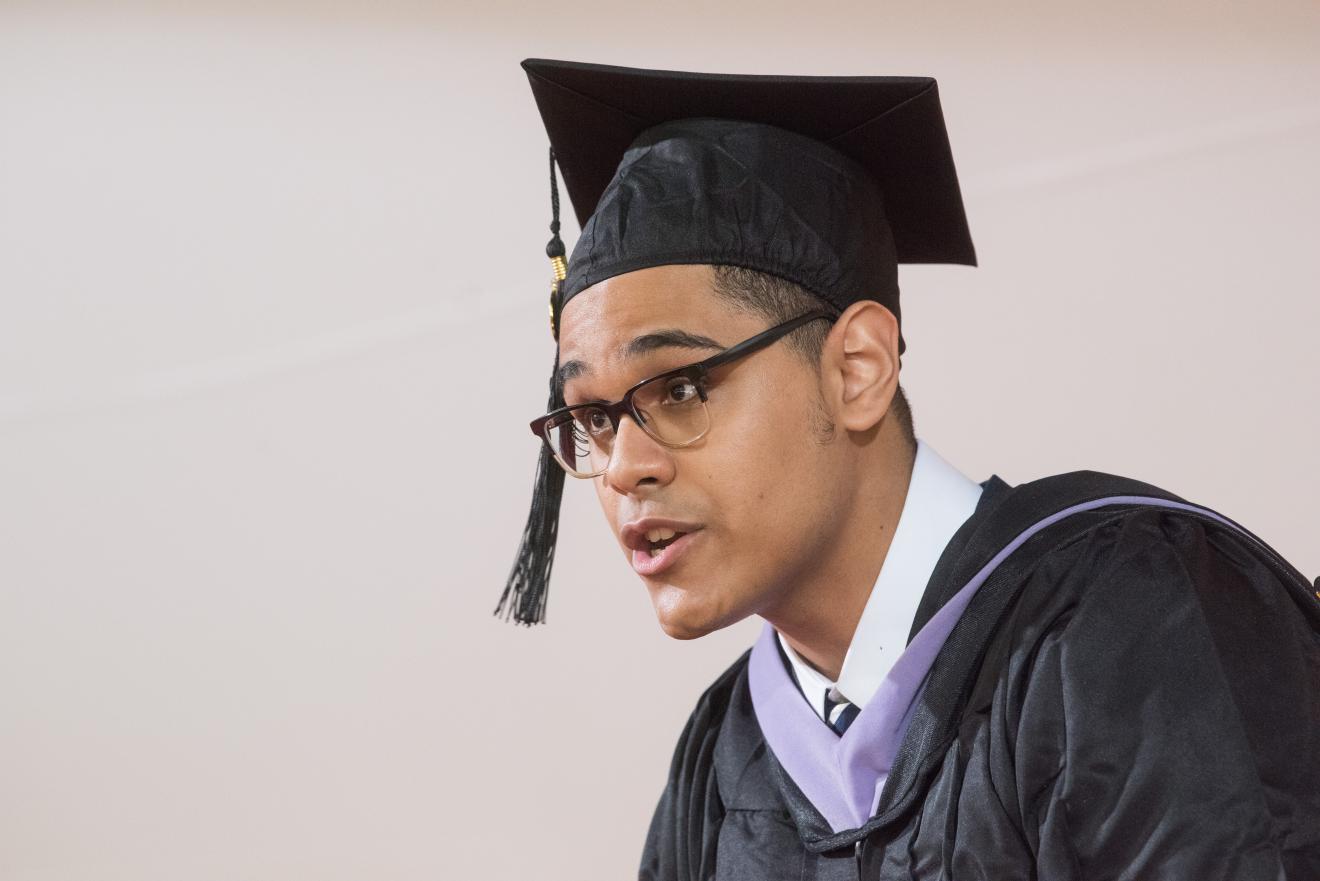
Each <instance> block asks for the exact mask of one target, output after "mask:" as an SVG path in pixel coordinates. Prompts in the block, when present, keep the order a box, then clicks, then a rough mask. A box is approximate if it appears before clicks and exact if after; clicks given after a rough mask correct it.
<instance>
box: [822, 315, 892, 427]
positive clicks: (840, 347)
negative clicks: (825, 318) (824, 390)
mask: <svg viewBox="0 0 1320 881" xmlns="http://www.w3.org/2000/svg"><path fill="white" fill-rule="evenodd" d="M821 362H822V363H821V370H822V373H823V374H825V375H824V376H823V377H822V379H825V380H827V381H828V383H829V388H830V391H831V392H832V393H833V396H834V401H833V402H832V403H833V404H834V411H835V412H834V415H835V417H836V419H837V421H838V422H839V423H840V424H841V425H842V426H843V427H844V428H846V429H848V430H849V431H859V432H860V431H869V430H870V429H872V428H874V427H875V426H876V425H877V424H879V422H880V420H881V419H883V418H884V415H885V413H887V412H888V411H889V404H890V402H891V401H892V400H893V399H894V394H895V392H896V390H897V388H898V370H899V363H898V319H897V318H895V317H894V313H893V312H890V311H889V310H888V309H886V308H885V307H884V306H882V305H880V304H879V303H877V302H876V301H874V300H859V301H857V302H856V303H853V304H852V305H851V306H849V307H848V308H847V309H845V310H844V311H843V314H842V315H840V316H839V317H838V319H836V320H835V322H834V327H833V328H831V330H830V333H829V336H828V337H827V338H826V340H825V348H824V351H823V352H822V353H821Z"/></svg>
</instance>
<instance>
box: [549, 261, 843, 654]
mask: <svg viewBox="0 0 1320 881" xmlns="http://www.w3.org/2000/svg"><path fill="white" fill-rule="evenodd" d="M711 280H712V272H711V268H710V267H709V266H708V265H671V266H656V267H648V268H646V269H640V270H637V271H634V272H629V273H626V274H623V275H618V276H614V277H613V278H609V279H606V280H605V281H602V282H599V283H598V284H595V285H593V286H591V287H590V288H588V289H586V290H585V291H583V292H581V293H579V294H578V295H577V296H575V297H574V298H573V299H572V300H570V301H569V303H568V305H567V306H565V308H564V313H563V316H562V320H561V326H560V338H559V345H560V365H561V366H563V365H567V364H569V362H580V364H579V365H578V369H577V370H575V371H574V372H575V374H576V375H574V376H572V377H571V378H570V379H568V381H567V382H566V384H565V387H564V398H565V402H566V403H568V404H578V403H582V402H584V401H589V400H605V401H614V400H618V399H619V398H621V397H622V396H623V394H624V392H625V391H627V389H628V388H629V387H630V386H632V385H633V384H634V383H636V382H638V381H640V380H642V379H646V378H648V377H651V376H653V375H655V374H657V373H661V372H664V371H666V370H669V369H672V368H675V367H680V366H682V365H684V364H688V363H691V362H693V361H699V360H702V359H703V358H707V357H709V356H710V355H713V354H715V353H716V352H717V351H719V350H720V349H723V348H727V347H729V346H731V345H733V344H735V343H738V342H741V341H742V340H744V339H747V338H748V337H751V336H754V335H755V334H757V333H759V332H761V331H763V330H765V329H766V328H767V327H768V326H769V324H770V323H769V322H768V321H767V320H766V319H764V318H762V317H759V316H757V315H754V314H752V313H750V312H743V311H741V310H738V309H736V308H734V307H733V306H731V305H729V304H728V303H727V302H726V301H724V300H722V299H720V298H719V297H718V296H717V295H716V294H715V293H714V292H713V290H712V288H711ZM674 331H679V332H682V333H684V334H686V335H688V337H704V338H707V339H708V340H709V341H710V342H711V345H703V344H702V343H701V342H700V341H699V340H695V339H688V340H687V342H686V343H685V344H668V345H662V346H660V347H658V348H647V350H645V351H643V352H641V353H640V354H635V355H633V356H631V357H629V356H626V355H625V354H624V350H625V348H626V346H627V345H628V343H629V342H631V341H633V340H635V339H636V338H638V337H641V336H644V335H648V334H656V333H660V332H674ZM643 348H646V347H643ZM818 382H819V376H818V374H817V371H816V370H815V369H814V368H813V367H812V366H810V365H808V364H807V363H806V361H805V360H804V359H803V358H802V357H801V356H800V355H799V354H797V353H796V352H795V351H793V350H792V349H791V348H790V347H789V345H788V343H787V341H786V340H785V339H780V340H779V341H777V342H775V343H774V344H772V345H770V346H769V347H767V348H764V349H761V350H760V351H758V352H754V353H753V354H751V355H748V356H746V357H744V358H741V359H738V360H736V361H734V362H733V363H732V364H729V365H725V366H722V367H720V368H717V369H716V370H715V371H713V372H712V373H711V376H710V383H709V386H708V388H709V400H708V403H707V408H708V411H709V414H710V428H709V430H708V431H707V433H706V434H705V436H704V437H702V438H701V439H700V440H698V441H697V442H696V443H695V444H693V445H691V446H687V447H681V448H674V447H667V446H665V445H663V444H661V443H659V442H658V441H656V440H655V439H653V438H652V437H651V436H650V435H648V434H646V433H645V432H644V431H643V430H642V429H641V428H639V427H638V425H637V424H636V422H634V421H633V419H632V418H631V417H625V418H624V419H622V420H621V422H620V425H619V430H618V434H617V436H616V438H615V440H614V447H613V452H612V454H611V456H610V462H609V467H608V469H607V470H606V472H605V473H604V474H602V475H600V476H598V477H595V478H592V483H593V484H594V485H595V488H596V495H597V497H598V498H599V499H600V504H601V508H602V510H603V511H604V513H605V517H606V519H607V520H608V521H609V524H610V527H611V529H612V530H613V532H614V535H615V538H616V540H617V541H618V542H619V546H620V549H621V550H622V552H623V553H624V555H625V557H626V558H627V559H628V560H629V563H630V565H632V567H633V569H634V571H637V572H638V574H639V576H640V577H641V579H642V581H643V582H644V583H645V585H646V588H647V590H648V591H649V593H650V595H651V601H652V603H653V604H654V606H655V611H656V616H657V618H658V619H659V621H660V625H661V627H662V628H664V630H665V632H666V633H668V634H669V635H670V636H673V637H678V638H682V639H690V638H693V637H697V636H702V635H704V634H706V633H709V632H711V631H713V630H717V629H719V628H721V627H725V626H727V625H729V624H732V623H733V622H735V621H738V620H740V619H742V618H744V617H746V616H747V615H750V614H753V613H757V612H763V611H765V610H766V609H768V608H771V607H773V606H774V605H775V604H776V603H777V602H780V601H782V600H783V599H784V596H785V593H786V592H787V591H789V590H791V589H792V586H793V584H794V583H795V581H797V580H799V577H800V575H801V573H803V572H805V571H810V569H809V567H810V566H811V565H812V564H813V563H814V562H815V561H817V560H820V559H822V557H823V556H825V552H826V549H827V548H828V545H829V542H830V541H831V538H832V536H835V535H837V533H838V530H837V529H836V528H835V524H836V523H837V520H838V518H839V517H840V516H842V515H843V511H842V509H843V508H846V505H845V506H841V505H840V504H839V502H840V501H841V500H842V499H844V498H846V497H847V483H848V481H847V460H846V458H843V457H842V456H841V454H840V452H839V447H840V446H843V445H840V444H836V443H822V439H821V423H822V419H823V418H825V417H826V416H827V415H828V410H827V409H826V412H824V413H823V412H822V407H826V408H827V405H826V404H825V403H824V402H823V400H822V398H821V396H820V393H819V391H818ZM570 479H572V478H570ZM648 519H651V520H656V519H658V520H662V521H670V528H675V529H677V530H678V531H680V532H686V533H687V534H686V535H685V536H683V537H680V538H679V539H678V540H677V541H676V542H674V544H673V545H672V547H671V548H670V549H669V550H668V551H667V552H666V553H667V554H668V555H669V556H668V557H667V558H666V559H665V560H664V562H663V564H662V565H659V566H658V571H651V570H654V569H656V568H657V563H659V562H660V558H658V557H657V558H652V557H651V556H650V553H649V551H648V550H646V549H641V548H634V547H630V546H629V542H630V541H632V542H633V543H636V535H635V530H636V527H637V526H638V525H639V522H640V525H641V526H642V528H643V529H645V527H646V526H647V525H649V524H647V523H646V522H645V521H646V520H648ZM630 526H631V527H633V530H634V531H633V532H631V533H630V532H629V529H628V527H630ZM818 575H819V573H817V576H818Z"/></svg>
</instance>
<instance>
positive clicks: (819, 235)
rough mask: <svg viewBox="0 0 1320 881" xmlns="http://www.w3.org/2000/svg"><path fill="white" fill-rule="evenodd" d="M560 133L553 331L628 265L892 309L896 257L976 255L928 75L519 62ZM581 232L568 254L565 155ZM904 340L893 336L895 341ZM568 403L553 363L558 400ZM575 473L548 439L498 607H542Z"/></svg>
mask: <svg viewBox="0 0 1320 881" xmlns="http://www.w3.org/2000/svg"><path fill="white" fill-rule="evenodd" d="M522 67H523V69H524V70H525V71H526V72H527V76H528V79H529V81H530V83H531V87H532V94H533V96H534V97H535V99H536V104H537V108H538V109H539V110H540V112H541V119H542V120H543V122H544V123H545V128H546V133H547V134H548V135H549V139H550V187H551V214H552V219H551V224H550V229H551V233H552V236H551V239H550V242H549V244H548V245H547V246H546V254H547V256H549V257H550V260H551V266H552V275H553V281H552V283H551V291H550V305H549V311H550V329H551V333H552V334H553V335H554V338H555V341H556V351H555V366H557V365H558V361H559V352H558V339H559V319H560V315H561V314H562V311H563V308H564V305H565V304H566V303H567V302H568V301H569V300H570V299H572V298H573V297H574V296H576V295H577V294H578V293H581V292H582V291H583V290H585V289H586V288H588V287H590V286H591V285H593V284H596V283H597V282H599V281H602V280H603V279H606V278H610V277H611V276H614V275H619V274H622V273H625V272H631V271H633V270H636V269H642V268H644V267H648V266H658V265H665V264H674V263H710V264H729V265H737V266H743V267H746V268H749V269H756V270H759V271H762V272H766V273H769V274H771V275H776V276H779V277H781V278H785V279H787V280H789V281H792V282H795V283H797V284H799V285H801V286H802V287H804V288H806V289H807V290H808V291H810V292H812V293H813V294H815V295H816V296H818V297H820V298H821V299H822V300H823V301H825V303H827V304H828V305H829V306H831V307H832V308H833V309H834V310H835V311H839V312H841V311H842V310H843V309H845V308H847V306H848V305H849V304H851V303H853V302H856V301H858V300H876V301H877V302H879V303H881V304H882V305H884V306H885V307H886V308H888V309H889V310H890V311H891V312H893V313H894V315H895V317H896V318H897V317H900V311H899V303H898V264H899V263H961V264H966V265H973V266H974V265H975V264H976V253H975V251H974V249H973V247H972V240H971V235H970V233H969V232H968V229H967V217H966V214H965V212H964V210H963V204H962V195H961V192H960V191H959V188H958V177H957V173H956V171H955V170H954V165H953V155H952V153H951V151H950V149H949V139H948V134H947V132H946V131H945V127H944V115H943V112H942V110H941V108H940V100H939V91H938V88H937V86H936V83H935V80H933V79H931V78H929V77H906V76H856V77H853V76H770V75H759V74H718V73H690V72H685V71H672V70H646V69H640V68H630V67H617V66H613V65H605V64H588V63H584V62H575V61H553V60H548V59H542V58H528V59H526V60H524V61H523V62H522ZM556 165H558V167H559V170H560V172H561V174H562V176H563V179H564V186H565V189H566V190H567V191H568V196H569V199H570V201H571V203H572V207H573V210H574V212H575V214H576V216H577V219H578V222H579V224H580V226H581V230H582V232H581V235H579V237H578V240H577V242H576V244H575V246H574V248H573V253H572V255H571V256H570V257H569V258H568V259H567V260H565V256H564V255H565V248H564V243H563V241H562V239H561V238H560V236H559V192H558V183H557V179H556V176H555V166H556ZM905 349H906V343H905V342H904V341H903V338H902V331H901V324H900V332H899V354H900V355H901V354H902V353H903V351H904V350H905ZM561 406H563V399H562V392H561V390H560V389H559V388H558V384H557V381H556V376H555V372H554V371H553V370H552V372H551V378H550V396H549V404H548V408H547V409H548V410H553V409H555V408H557V407H561ZM564 477H565V473H564V470H563V469H562V468H560V467H559V465H558V464H556V462H555V461H554V458H553V455H552V454H551V452H550V450H549V448H548V446H547V445H545V444H542V445H541V458H540V462H539V464H538V466H537V474H536V484H535V488H534V495H533V501H532V508H531V512H530V514H529V516H528V519H527V525H526V527H525V528H524V530H523V537H522V544H521V546H520V548H519V551H518V557H517V559H516V560H515V562H514V566H513V569H512V571H511V572H510V575H509V580H508V582H507V584H506V585H505V589H504V593H503V595H502V596H501V597H500V602H499V605H498V607H497V608H496V610H495V613H496V614H497V615H501V614H503V615H504V616H505V617H506V618H507V617H509V616H512V617H513V619H514V620H515V621H517V622H518V623H522V624H532V623H537V622H540V621H543V620H544V619H545V599H546V590H547V587H548V584H549V579H550V570H551V566H552V564H553V561H554V547H555V539H556V535H557V531H558V520H559V502H560V497H561V494H562V491H563V482H564Z"/></svg>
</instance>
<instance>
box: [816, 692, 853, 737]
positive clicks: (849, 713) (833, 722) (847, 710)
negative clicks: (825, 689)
mask: <svg viewBox="0 0 1320 881" xmlns="http://www.w3.org/2000/svg"><path fill="white" fill-rule="evenodd" d="M834 693H835V694H838V692H837V691H836V692H834ZM840 697H842V695H840ZM860 712H861V709H860V708H859V707H858V706H857V704H854V703H849V702H848V701H845V700H839V701H835V700H831V699H830V696H829V695H828V694H826V695H825V719H826V721H827V722H829V725H830V727H831V728H833V729H834V731H835V733H836V734H839V735H842V734H843V732H845V731H847V730H848V726H849V725H851V724H852V723H853V719H856V718H857V714H858V713H860Z"/></svg>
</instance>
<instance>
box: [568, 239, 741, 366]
mask: <svg viewBox="0 0 1320 881" xmlns="http://www.w3.org/2000/svg"><path fill="white" fill-rule="evenodd" d="M712 278H713V275H712V271H711V268H710V266H709V265H706V264H675V265H665V266H649V267H646V268H645V269H638V270H635V271H633V272H627V273H623V274H621V275H616V276H612V277H610V278H607V279H604V280H603V281H600V282H597V283H596V284H594V285H592V286H591V287H589V288H587V289H586V290H584V291H582V292H581V293H579V294H578V295H577V296H575V297H573V299H571V300H569V301H568V303H567V305H565V306H564V311H563V315H562V316H561V319H560V330H559V363H560V366H563V365H565V364H568V363H569V362H571V361H576V362H580V364H582V365H585V366H586V368H587V369H588V370H591V371H595V370H609V369H612V368H614V367H618V366H620V364H621V362H622V361H624V360H627V359H626V357H625V356H626V352H625V347H626V346H627V344H628V343H629V342H630V341H631V340H633V339H634V338H636V337H637V336H639V335H643V334H646V333H650V332H653V331H657V330H662V329H664V330H669V329H677V330H684V331H688V332H690V333H697V334H702V335H705V336H708V337H712V338H714V339H716V340H718V341H719V342H720V343H721V345H722V346H728V345H732V344H733V343H734V342H737V341H738V340H737V339H735V338H734V337H736V336H737V334H738V333H740V332H742V331H743V330H747V329H749V328H750V332H751V333H755V332H756V330H757V329H759V327H758V322H757V320H756V318H755V317H753V316H751V315H748V314H746V313H745V312H742V311H740V310H737V309H734V308H733V307H732V306H731V305H730V304H729V303H727V302H726V301H725V300H724V299H723V298H721V297H719V296H718V295H717V294H716V293H715V292H714V289H713V287H712V284H711V282H712Z"/></svg>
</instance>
